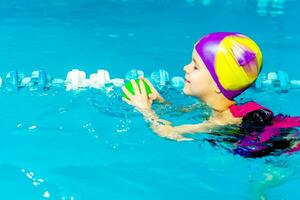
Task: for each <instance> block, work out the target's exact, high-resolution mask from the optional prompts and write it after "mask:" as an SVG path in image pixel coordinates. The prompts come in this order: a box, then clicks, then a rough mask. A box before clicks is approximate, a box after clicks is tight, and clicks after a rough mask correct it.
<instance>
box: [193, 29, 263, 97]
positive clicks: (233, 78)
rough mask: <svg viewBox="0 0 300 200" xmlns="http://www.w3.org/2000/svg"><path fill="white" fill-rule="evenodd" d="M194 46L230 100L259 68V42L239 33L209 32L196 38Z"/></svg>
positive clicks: (253, 76)
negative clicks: (198, 38) (197, 40)
mask: <svg viewBox="0 0 300 200" xmlns="http://www.w3.org/2000/svg"><path fill="white" fill-rule="evenodd" d="M195 50H196V51H197V53H198V54H199V56H200V57H201V59H202V60H203V62H204V64H205V65H206V67H207V69H208V71H209V72H210V74H211V76H212V78H213V80H214V81H215V83H216V84H217V86H218V87H219V89H220V91H221V92H222V94H223V95H224V96H225V97H226V98H228V99H231V100H232V99H233V98H234V97H236V96H238V95H240V94H241V93H242V92H244V91H245V90H246V89H247V88H249V87H250V86H251V84H252V83H253V82H254V81H255V80H256V78H257V76H258V74H259V72H260V71H261V68H262V54H261V51H260V49H259V47H258V45H257V44H256V43H255V42H254V41H253V40H251V39H250V38H249V37H247V36H245V35H242V34H239V33H231V32H217V33H211V34H208V35H206V36H204V37H203V38H201V39H200V40H199V42H198V43H197V44H196V45H195Z"/></svg>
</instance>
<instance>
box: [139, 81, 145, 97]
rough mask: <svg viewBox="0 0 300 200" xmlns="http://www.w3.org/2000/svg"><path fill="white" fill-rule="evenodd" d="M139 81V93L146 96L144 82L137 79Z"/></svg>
mask: <svg viewBox="0 0 300 200" xmlns="http://www.w3.org/2000/svg"><path fill="white" fill-rule="evenodd" d="M139 82H140V88H141V94H142V95H143V96H146V95H147V92H146V88H145V84H144V82H143V81H142V80H139Z"/></svg>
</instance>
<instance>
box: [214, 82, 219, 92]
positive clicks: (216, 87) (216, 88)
mask: <svg viewBox="0 0 300 200" xmlns="http://www.w3.org/2000/svg"><path fill="white" fill-rule="evenodd" d="M214 90H215V92H216V93H217V94H220V93H221V90H220V89H219V87H218V86H217V84H215V83H214Z"/></svg>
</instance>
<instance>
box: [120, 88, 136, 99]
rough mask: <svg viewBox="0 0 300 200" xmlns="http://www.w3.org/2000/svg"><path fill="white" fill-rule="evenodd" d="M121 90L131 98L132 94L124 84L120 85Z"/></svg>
mask: <svg viewBox="0 0 300 200" xmlns="http://www.w3.org/2000/svg"><path fill="white" fill-rule="evenodd" d="M122 91H123V92H124V93H125V94H126V96H127V97H128V98H129V99H131V98H132V97H133V95H132V94H131V93H130V92H129V91H128V90H127V88H126V87H125V86H123V87H122Z"/></svg>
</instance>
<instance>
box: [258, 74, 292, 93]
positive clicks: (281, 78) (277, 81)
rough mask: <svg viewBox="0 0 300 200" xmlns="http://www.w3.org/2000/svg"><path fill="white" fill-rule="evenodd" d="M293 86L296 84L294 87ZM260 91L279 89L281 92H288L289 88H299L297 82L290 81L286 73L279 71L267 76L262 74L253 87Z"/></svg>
mask: <svg viewBox="0 0 300 200" xmlns="http://www.w3.org/2000/svg"><path fill="white" fill-rule="evenodd" d="M293 84H295V85H294V86H293ZM253 86H254V87H255V88H256V89H258V90H267V89H273V88H274V89H279V90H281V91H287V90H288V89H289V88H294V87H297V84H296V81H295V80H293V82H291V81H289V76H288V74H287V73H286V72H283V71H280V70H279V71H277V72H269V73H268V74H267V75H266V74H265V73H261V74H260V75H259V76H258V78H257V79H256V81H255V84H254V85H253Z"/></svg>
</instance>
